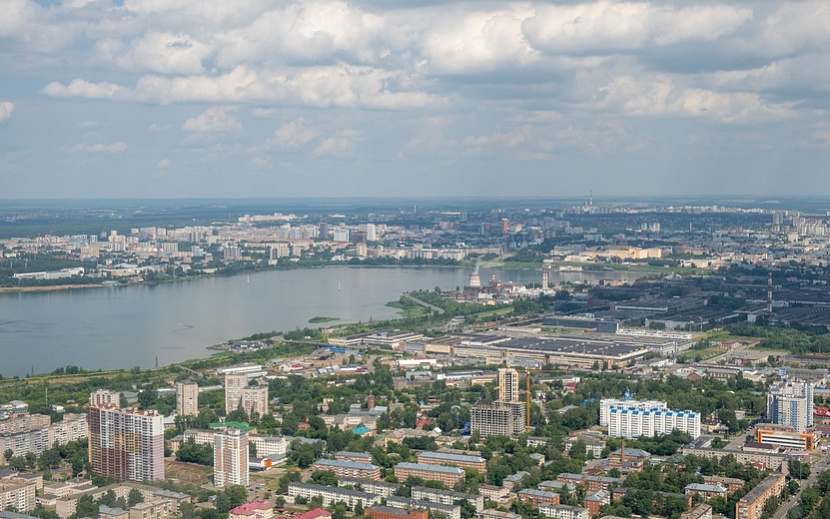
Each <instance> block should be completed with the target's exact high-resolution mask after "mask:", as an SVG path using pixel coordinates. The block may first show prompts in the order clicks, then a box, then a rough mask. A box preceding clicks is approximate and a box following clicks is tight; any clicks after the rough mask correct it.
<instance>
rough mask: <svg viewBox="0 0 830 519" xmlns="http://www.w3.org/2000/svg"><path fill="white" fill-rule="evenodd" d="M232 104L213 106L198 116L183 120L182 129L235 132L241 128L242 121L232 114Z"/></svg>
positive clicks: (233, 111)
mask: <svg viewBox="0 0 830 519" xmlns="http://www.w3.org/2000/svg"><path fill="white" fill-rule="evenodd" d="M235 113H236V108H234V107H232V106H214V107H211V108H208V109H207V110H205V111H204V112H202V113H201V114H199V116H197V117H194V118H193V119H188V120H187V121H185V123H184V125H183V126H182V129H183V130H185V131H188V132H197V133H203V132H236V131H239V130H241V129H242V123H241V122H239V119H238V118H237V117H236V115H234V114H235Z"/></svg>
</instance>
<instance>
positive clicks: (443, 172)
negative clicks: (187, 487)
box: [0, 0, 830, 199]
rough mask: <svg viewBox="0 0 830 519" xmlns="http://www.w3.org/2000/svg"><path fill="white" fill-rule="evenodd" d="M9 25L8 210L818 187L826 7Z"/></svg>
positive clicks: (118, 6)
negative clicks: (65, 202)
mask: <svg viewBox="0 0 830 519" xmlns="http://www.w3.org/2000/svg"><path fill="white" fill-rule="evenodd" d="M7 9H8V13H9V15H8V16H7V17H5V20H4V22H3V23H0V63H2V67H3V69H2V70H3V72H2V75H0V78H2V81H0V142H2V143H3V145H2V146H0V192H2V193H3V197H4V198H10V199H25V198H135V197H149V198H156V197H161V198H168V197H208V198H209V197H223V198H226V197H233V198H236V197H262V196H270V197H278V196H280V197H303V196H305V197H308V196H323V197H341V196H343V197H358V196H368V197H388V196H427V197H428V196H485V197H486V196H511V197H521V196H527V195H532V196H585V195H587V194H588V193H589V192H590V191H591V190H593V191H594V193H596V194H600V193H601V194H605V195H612V196H641V195H648V196H662V195H693V196H697V195H707V194H714V193H741V194H747V195H755V196H762V195H775V196H786V195H807V194H809V195H826V194H828V193H827V192H826V191H825V189H826V188H823V186H824V183H822V182H821V178H822V177H821V175H822V169H821V167H822V165H823V164H825V163H826V162H827V159H828V145H830V129H828V128H829V127H828V125H827V122H826V120H825V119H826V113H827V107H826V101H825V95H824V92H826V90H827V87H828V85H830V76H828V73H827V70H826V67H824V66H823V64H824V63H825V62H826V58H827V49H828V47H830V39H828V35H827V34H826V31H825V30H824V27H826V26H827V25H828V23H830V13H828V12H827V10H826V8H825V6H824V5H823V4H822V3H820V2H796V3H786V4H778V3H760V2H749V1H739V2H730V3H716V2H710V1H705V0H699V1H696V2H693V3H689V4H684V5H683V6H677V5H675V4H674V3H670V2H640V3H621V2H612V1H600V2H576V1H571V2H560V3H556V4H554V3H549V2H542V1H539V2H529V3H495V2H445V3H435V2H428V3H413V2H401V1H399V2H391V3H390V2H384V3H380V2H375V1H371V0H364V1H359V2H353V3H348V4H347V3H344V2H302V3H301V2H290V1H285V2H251V3H248V4H246V5H245V6H244V8H240V9H237V8H236V7H235V8H233V9H231V8H230V7H229V6H228V5H226V4H223V3H219V2H215V0H208V1H199V2H197V1H195V0H193V1H186V2H182V3H179V4H177V5H176V6H175V7H172V6H171V7H165V6H162V5H161V4H157V3H154V2H149V1H145V0H128V1H125V2H123V3H122V2H110V1H106V0H100V1H99V0H93V1H88V0H64V1H54V2H53V1H46V0H38V1H37V2H36V1H33V0H12V1H11V2H9V3H8V6H7Z"/></svg>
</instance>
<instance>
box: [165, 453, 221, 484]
mask: <svg viewBox="0 0 830 519" xmlns="http://www.w3.org/2000/svg"><path fill="white" fill-rule="evenodd" d="M164 470H165V474H166V476H167V477H168V478H176V479H178V480H179V481H181V482H182V483H193V484H195V485H202V484H204V483H209V482H210V476H211V475H212V474H213V469H212V468H210V467H205V466H203V465H197V464H196V463H183V462H181V461H175V460H173V459H165V460H164Z"/></svg>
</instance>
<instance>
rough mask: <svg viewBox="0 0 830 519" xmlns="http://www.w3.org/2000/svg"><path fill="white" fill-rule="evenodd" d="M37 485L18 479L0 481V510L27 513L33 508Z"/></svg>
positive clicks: (30, 481) (33, 482)
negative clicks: (10, 509)
mask: <svg viewBox="0 0 830 519" xmlns="http://www.w3.org/2000/svg"><path fill="white" fill-rule="evenodd" d="M36 488H37V483H36V482H35V481H32V480H27V479H23V478H18V477H11V478H8V479H0V510H8V509H9V508H14V509H15V510H19V511H21V512H28V511H30V510H32V509H34V507H35V494H36Z"/></svg>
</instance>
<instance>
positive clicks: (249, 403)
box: [239, 386, 268, 416]
mask: <svg viewBox="0 0 830 519" xmlns="http://www.w3.org/2000/svg"><path fill="white" fill-rule="evenodd" d="M239 403H240V404H241V405H242V409H244V410H245V413H246V414H247V415H248V416H251V413H253V412H254V411H256V413H257V414H259V415H260V416H262V415H263V414H265V413H267V412H268V386H248V387H243V388H242V390H241V391H240V397H239Z"/></svg>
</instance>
